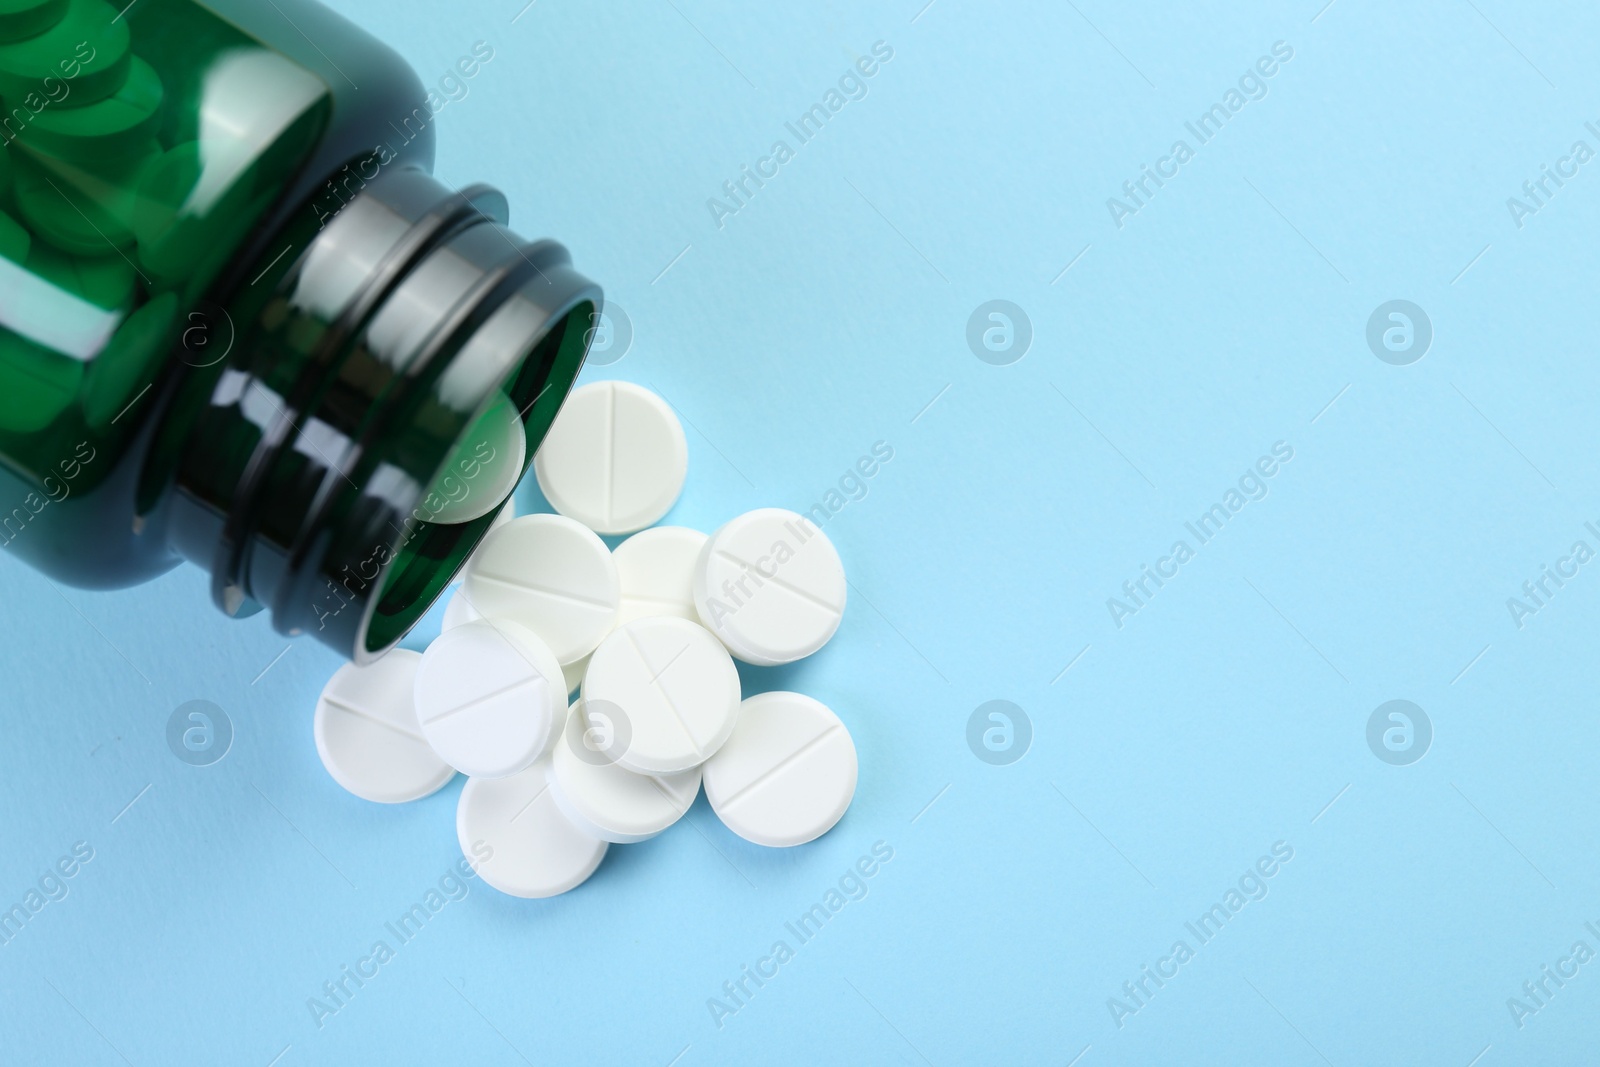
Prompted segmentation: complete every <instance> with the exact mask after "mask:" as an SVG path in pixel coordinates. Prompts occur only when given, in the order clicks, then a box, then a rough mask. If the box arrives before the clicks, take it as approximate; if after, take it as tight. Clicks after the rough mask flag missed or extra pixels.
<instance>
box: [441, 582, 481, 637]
mask: <svg viewBox="0 0 1600 1067" xmlns="http://www.w3.org/2000/svg"><path fill="white" fill-rule="evenodd" d="M481 618H483V616H482V615H479V614H478V609H477V608H475V607H473V606H472V601H470V600H468V599H467V598H466V597H465V596H464V595H463V594H462V592H461V590H459V589H457V590H456V591H455V592H454V593H451V594H450V603H448V604H446V605H445V606H444V618H443V619H442V620H440V622H439V632H440V633H444V632H445V631H446V630H454V629H455V628H456V627H457V626H460V625H461V624H462V623H464V622H477V621H478V620H479V619H481Z"/></svg>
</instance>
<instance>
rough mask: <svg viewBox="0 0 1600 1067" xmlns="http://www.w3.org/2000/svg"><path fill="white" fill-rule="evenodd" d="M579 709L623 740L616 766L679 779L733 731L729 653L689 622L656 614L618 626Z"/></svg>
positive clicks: (594, 666)
mask: <svg viewBox="0 0 1600 1067" xmlns="http://www.w3.org/2000/svg"><path fill="white" fill-rule="evenodd" d="M583 710H584V715H585V718H586V719H587V720H588V721H589V722H590V725H592V726H600V725H601V724H600V723H599V722H598V721H597V720H596V714H597V711H598V712H603V713H605V714H608V715H612V716H616V717H617V718H618V719H620V720H621V721H620V722H619V723H617V724H614V728H615V729H617V730H618V731H619V732H622V733H624V734H625V735H626V742H625V743H622V744H620V745H619V748H618V751H617V752H616V753H615V762H616V763H617V765H618V766H620V767H622V768H624V769H625V770H629V771H633V772H634V773H635V774H677V773H678V772H679V771H686V770H688V769H689V768H691V767H695V766H698V765H699V764H701V763H704V762H705V760H706V759H707V757H709V756H710V755H711V754H712V753H713V752H716V751H717V749H719V748H721V747H722V743H723V742H724V741H726V740H727V739H728V735H729V734H731V733H732V732H733V725H734V718H735V716H736V715H737V714H738V711H739V672H738V670H737V669H736V668H735V667H734V665H733V660H732V659H731V658H730V657H729V656H728V651H727V649H725V648H723V647H722V645H721V643H720V642H718V641H717V639H716V638H715V637H712V636H711V635H710V634H709V633H707V632H706V631H705V628H704V627H702V626H700V625H699V624H697V623H692V622H689V621H688V620H687V619H675V618H671V617H669V616H664V615H663V616H655V617H652V618H648V619H636V620H635V621H633V622H630V623H628V624H627V625H626V626H623V627H620V628H618V629H617V631H616V632H615V633H613V634H612V635H611V636H610V637H607V638H606V639H605V641H603V642H601V645H600V647H599V648H597V649H595V650H594V656H593V657H591V658H590V660H589V670H588V672H587V673H585V674H584V676H583Z"/></svg>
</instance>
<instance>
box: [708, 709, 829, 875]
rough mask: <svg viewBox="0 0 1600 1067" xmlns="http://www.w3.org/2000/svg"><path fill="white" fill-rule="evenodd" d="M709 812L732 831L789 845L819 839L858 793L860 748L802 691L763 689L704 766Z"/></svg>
mask: <svg viewBox="0 0 1600 1067" xmlns="http://www.w3.org/2000/svg"><path fill="white" fill-rule="evenodd" d="M702 771H703V774H704V780H705V786H706V799H707V800H709V801H710V802H711V810H713V811H715V812H716V813H717V817H718V818H719V819H721V820H722V821H723V823H725V824H726V825H727V827H728V829H730V830H732V831H733V832H734V833H736V834H738V835H739V836H740V837H742V838H744V839H745V840H746V841H753V842H755V843H756V844H758V845H769V846H772V847H775V848H785V847H788V846H790V845H803V844H805V843H806V842H807V841H814V840H816V839H817V838H819V837H821V836H822V835H823V834H825V833H827V832H828V831H829V830H830V829H832V828H833V826H834V824H835V823H837V822H838V821H839V819H840V818H841V817H843V815H844V813H845V809H846V808H848V807H849V806H850V800H851V798H852V797H854V796H855V792H856V746H855V742H854V741H852V740H851V739H850V731H848V730H846V729H845V726H844V723H842V722H840V721H839V717H838V716H837V715H835V714H834V713H833V712H832V711H830V710H828V708H827V707H826V706H824V705H823V704H821V703H819V702H817V701H815V700H813V699H811V698H810V697H808V696H802V695H801V694H799V693H761V694H759V695H758V696H753V697H751V698H750V699H749V700H746V701H745V702H744V704H743V705H742V706H741V707H740V708H739V724H738V725H737V726H736V727H734V730H733V736H732V737H730V738H729V739H728V743H727V744H726V745H723V746H722V749H721V750H720V751H718V752H717V754H716V755H714V756H712V757H711V758H710V759H708V760H706V765H705V767H703V768H702Z"/></svg>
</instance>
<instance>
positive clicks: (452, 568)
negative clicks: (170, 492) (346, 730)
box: [169, 169, 601, 662]
mask: <svg viewBox="0 0 1600 1067" xmlns="http://www.w3.org/2000/svg"><path fill="white" fill-rule="evenodd" d="M307 218H308V219H309V220H310V221H306V222H303V223H302V225H303V226H304V237H303V241H301V242H300V243H299V244H297V245H296V247H297V248H298V249H299V251H298V252H297V255H296V256H295V257H293V258H292V259H286V261H285V262H286V263H287V264H288V265H287V266H285V267H284V268H282V270H281V273H280V275H279V276H278V277H277V278H276V280H275V282H274V286H275V287H274V288H273V290H272V292H271V295H270V297H267V298H260V297H257V298H255V302H254V303H253V304H249V305H236V309H240V308H242V309H240V310H239V311H238V314H237V316H236V318H237V319H238V321H240V322H242V323H244V324H245V325H243V326H241V328H240V343H239V344H238V345H236V346H235V348H234V349H233V351H232V352H231V354H230V356H229V358H228V362H227V364H226V365H225V366H224V367H223V368H222V369H221V371H220V373H219V374H218V376H217V378H216V380H215V382H214V384H212V385H209V386H207V388H209V390H210V393H209V400H208V401H207V402H206V404H205V405H204V409H203V411H202V412H201V413H200V415H199V417H198V418H197V419H196V421H195V424H194V430H193V432H192V433H191V434H190V435H189V437H188V441H187V444H185V445H184V447H183V449H182V452H183V459H182V460H181V462H180V464H179V469H178V472H177V479H176V480H177V488H178V490H179V492H178V493H177V494H176V501H175V504H174V514H173V517H172V521H171V523H170V531H169V538H170V540H171V542H172V544H173V545H174V547H175V548H177V550H178V551H180V552H181V553H183V554H184V555H186V556H188V557H189V558H190V559H194V560H196V561H197V562H201V563H202V564H203V565H206V566H208V567H209V569H210V571H211V575H212V593H213V598H214V599H215V600H216V602H217V604H218V605H219V606H220V607H221V608H222V609H223V610H224V611H226V612H228V613H229V614H232V615H235V616H242V615H247V614H252V613H254V612H256V611H260V610H263V609H265V610H268V611H270V612H271V617H272V625H273V627H274V628H275V629H277V630H278V631H279V632H281V633H284V634H289V635H293V634H300V633H307V634H311V635H313V636H315V637H316V638H317V639H318V640H320V641H322V642H323V643H324V644H327V645H329V646H331V647H333V648H335V649H336V650H338V651H340V652H342V653H343V654H345V655H347V656H350V657H352V658H353V659H355V660H356V661H357V662H367V661H370V660H371V659H373V658H375V657H376V656H378V655H380V654H382V653H383V652H384V651H386V650H387V649H389V648H390V647H392V646H393V645H394V644H395V643H396V642H397V641H399V640H400V638H401V637H403V636H404V635H405V633H406V631H407V630H409V629H410V628H411V626H412V625H414V624H415V623H416V621H417V620H418V619H419V618H421V617H422V616H423V615H424V614H425V613H426V612H427V611H428V608H429V607H430V606H431V605H432V604H433V602H434V600H435V599H437V597H438V596H439V594H440V593H442V592H443V591H444V589H445V587H446V586H447V585H448V584H449V582H450V580H451V578H452V577H453V576H454V575H455V572H456V571H457V570H458V569H459V568H460V566H461V565H462V563H463V562H465V560H466V558H467V556H468V555H469V554H470V553H471V552H472V550H473V548H475V547H476V546H477V543H478V542H479V540H481V539H482V537H483V535H484V533H485V532H486V531H487V530H488V528H489V526H490V524H491V523H492V522H493V521H494V517H495V515H496V513H497V512H498V511H499V509H500V507H501V506H503V504H504V502H505V500H506V499H507V498H508V497H509V496H510V494H511V490H512V489H513V488H514V487H515V485H516V482H517V480H518V479H519V478H520V476H521V474H522V473H523V471H525V470H526V469H527V465H528V463H529V462H530V461H531V460H532V457H533V454H534V452H535V450H536V449H537V448H538V446H539V444H540V442H541V441H543V439H544V436H545V433H546V432H547V431H548V429H549V427H550V423H551V422H552V421H553V420H554V419H555V416H556V413H557V412H558V411H559V410H560V408H561V404H562V403H563V401H564V400H565V399H566V396H567V393H568V392H570V391H571V388H572V384H573V382H574V380H575V379H576V378H577V375H578V372H579V370H580V369H581V367H582V365H583V360H584V357H585V356H586V355H587V352H588V348H589V343H590V341H591V339H592V337H593V324H594V322H595V320H596V309H597V308H598V307H599V306H600V302H601V294H600V290H599V288H598V287H597V286H596V285H595V284H594V283H593V282H591V281H589V280H588V279H586V278H584V277H583V276H582V275H580V274H578V273H577V272H576V271H574V270H573V269H572V266H571V260H570V257H569V256H568V255H567V252H566V250H565V249H564V248H562V247H561V246H560V245H558V244H556V243H554V242H552V241H536V242H527V241H524V240H523V239H522V238H520V237H518V236H517V235H516V234H515V233H513V232H512V231H510V230H509V229H507V228H506V225H505V224H506V221H507V209H506V204H505V199H504V198H503V197H502V196H500V194H499V193H497V192H495V191H494V190H492V189H488V188H486V187H481V186H474V187H471V188H468V189H464V190H461V191H459V192H453V191H451V190H450V189H448V188H447V187H445V186H444V185H442V184H440V183H439V182H437V181H436V180H435V179H433V178H432V177H430V176H429V175H428V174H426V173H425V172H423V171H420V170H415V169H397V170H393V171H389V172H384V173H383V174H381V175H380V176H379V177H378V178H377V179H376V180H374V181H372V182H369V183H367V184H366V185H365V186H364V187H363V188H362V189H361V191H360V193H359V194H358V195H356V196H355V197H354V198H353V199H351V200H350V201H349V202H348V203H346V204H345V205H344V206H343V208H342V209H341V210H340V211H339V212H338V213H337V215H335V216H334V217H333V218H332V219H331V221H327V220H325V219H324V218H323V216H322V215H321V214H315V215H312V216H307Z"/></svg>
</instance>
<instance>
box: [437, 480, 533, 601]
mask: <svg viewBox="0 0 1600 1067" xmlns="http://www.w3.org/2000/svg"><path fill="white" fill-rule="evenodd" d="M516 517H517V501H516V498H515V497H512V498H510V499H508V500H507V501H506V506H505V507H503V508H501V509H500V514H498V515H496V516H495V517H494V521H493V522H491V523H490V524H489V528H488V529H487V530H485V531H483V539H482V540H480V541H479V542H478V547H477V548H475V549H473V550H472V555H470V556H468V557H467V560H466V562H465V563H463V564H462V565H461V568H460V569H459V570H458V571H456V573H455V577H454V578H451V579H450V584H451V585H457V584H459V583H460V582H461V578H462V576H463V575H464V574H466V573H467V568H468V567H470V566H472V560H473V558H474V557H476V556H477V554H478V552H479V551H481V550H482V549H483V542H484V541H487V540H488V539H489V535H490V534H492V533H494V532H495V531H496V530H498V529H500V527H502V526H504V525H505V524H506V523H508V522H510V521H511V520H512V519H514V518H516Z"/></svg>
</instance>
